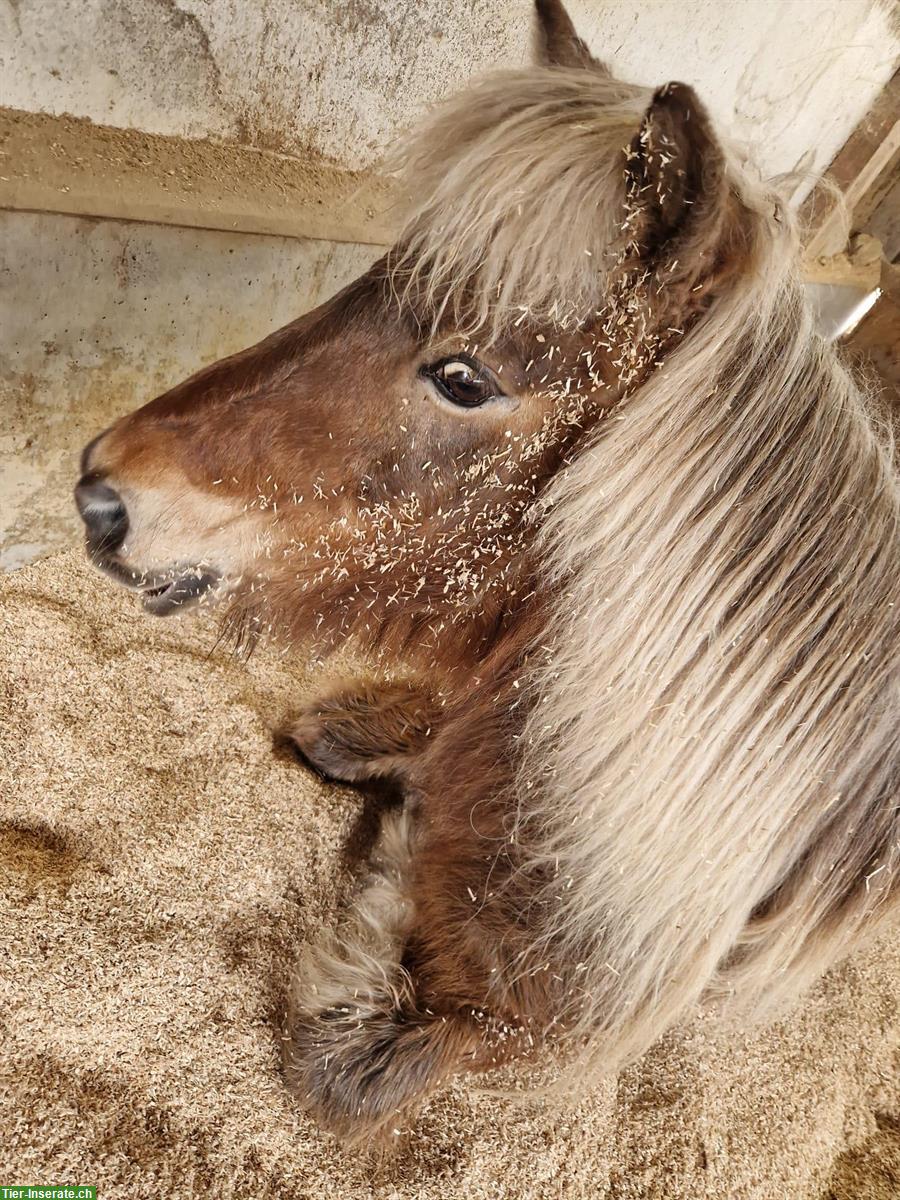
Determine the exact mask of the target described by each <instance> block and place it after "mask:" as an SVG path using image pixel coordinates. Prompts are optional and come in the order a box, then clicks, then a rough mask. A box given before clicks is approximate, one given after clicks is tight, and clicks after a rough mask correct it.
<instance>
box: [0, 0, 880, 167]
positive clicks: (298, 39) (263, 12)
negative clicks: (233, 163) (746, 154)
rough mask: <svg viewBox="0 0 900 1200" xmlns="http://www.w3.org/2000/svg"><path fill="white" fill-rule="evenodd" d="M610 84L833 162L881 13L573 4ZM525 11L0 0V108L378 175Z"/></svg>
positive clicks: (732, 3) (785, 0)
mask: <svg viewBox="0 0 900 1200" xmlns="http://www.w3.org/2000/svg"><path fill="white" fill-rule="evenodd" d="M569 8H570V11H571V13H572V16H573V18H574V19H575V22H576V25H577V26H578V28H579V29H580V31H581V32H582V33H583V34H584V35H585V37H586V39H587V41H588V42H589V44H590V45H591V47H592V48H593V49H594V50H595V52H596V53H597V54H598V55H600V56H601V57H603V58H604V59H606V60H607V61H608V62H610V63H611V64H613V65H614V67H615V69H616V71H617V72H618V73H619V74H621V75H622V76H623V77H625V78H628V79H633V80H636V81H639V82H643V83H648V84H655V83H664V82H666V81H667V80H669V79H673V78H675V79H683V80H685V81H686V82H688V83H692V84H695V85H696V86H697V87H698V88H699V90H700V92H701V94H702V95H703V96H704V97H705V99H706V100H707V101H708V102H709V103H710V104H711V105H712V107H713V108H714V110H715V111H716V113H717V115H718V116H719V117H720V118H721V119H723V120H725V121H727V122H728V123H730V124H733V126H734V128H735V132H736V133H737V134H739V135H740V136H741V137H746V138H749V139H751V140H752V141H754V142H755V143H756V144H757V145H758V147H759V149H760V152H761V155H762V159H763V162H764V163H765V165H766V166H767V167H768V168H769V169H770V170H772V171H773V172H774V171H783V170H789V169H792V168H794V167H795V166H797V165H798V164H799V163H805V162H806V161H807V151H808V150H810V149H811V150H812V152H813V161H812V163H811V165H813V166H818V167H823V166H825V165H827V164H828V163H829V162H830V161H831V158H832V157H833V155H834V153H835V152H836V150H837V149H838V148H839V147H840V146H841V145H842V144H843V142H844V140H845V139H846V137H847V135H848V133H849V131H850V130H851V129H852V128H853V126H854V125H855V124H856V123H857V121H858V120H859V119H860V118H861V117H862V115H863V114H864V113H865V111H866V109H867V108H868V106H869V105H870V103H871V101H872V98H873V97H874V96H875V94H876V93H877V92H878V90H879V88H880V87H881V86H882V85H883V84H884V82H885V81H886V80H887V79H888V78H890V75H891V73H892V71H893V66H894V63H895V60H896V55H897V52H898V47H900V40H898V36H897V34H898V30H897V18H896V10H895V9H894V6H893V4H892V3H891V0H571V3H570V5H569ZM530 36H531V5H530V0H416V2H415V3H410V0H252V2H249V3H248V2H247V0H179V2H178V3H176V2H175V0H0V104H5V105H9V106H11V107H14V108H23V109H28V110H31V111H42V112H53V113H62V112H69V113H73V114H74V115H76V116H85V117H90V118H91V119H92V120H94V121H97V122H101V123H104V124H109V125H116V126H120V127H124V128H135V129H141V130H146V131H149V132H153V133H169V134H178V135H183V136H184V137H189V138H196V137H205V136H211V137H216V138H222V139H226V140H236V141H239V142H244V143H248V144H252V145H256V146H263V147H267V148H269V149H274V150H278V151H281V152H284V153H289V154H305V153H310V152H313V153H316V154H320V155H324V156H326V157H328V158H331V159H333V160H336V161H338V162H340V163H342V164H344V165H345V166H349V167H359V166H365V165H371V164H372V163H374V162H375V161H377V159H378V157H379V156H380V154H381V153H382V151H383V149H384V147H385V145H386V144H387V143H388V142H389V141H390V140H391V139H392V138H393V137H394V136H395V135H396V134H397V132H398V131H400V130H402V129H403V128H404V127H405V126H407V125H408V124H409V123H410V121H411V120H413V119H414V118H415V116H416V114H417V113H418V112H419V111H421V109H422V107H423V106H425V105H426V104H428V103H429V102H430V101H433V100H434V99H436V98H437V97H439V96H441V95H444V94H446V93H448V92H450V91H452V90H454V89H455V88H457V87H459V86H460V85H462V84H464V83H465V81H466V80H467V79H468V78H469V77H470V76H471V75H472V74H473V73H476V72H479V71H483V70H486V69H489V68H491V67H493V66H508V65H515V64H519V63H522V62H524V61H526V60H527V58H528V54H529V45H530Z"/></svg>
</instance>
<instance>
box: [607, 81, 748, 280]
mask: <svg viewBox="0 0 900 1200" xmlns="http://www.w3.org/2000/svg"><path fill="white" fill-rule="evenodd" d="M626 159H627V161H626V168H625V169H626V184H627V195H628V204H629V219H630V222H631V227H632V231H633V234H634V241H635V243H636V248H637V251H638V254H639V256H640V257H641V258H643V259H647V260H660V259H666V258H670V259H674V257H675V255H677V258H678V260H679V263H680V266H681V271H680V272H679V274H682V273H684V272H686V271H690V272H691V273H694V274H695V275H696V277H698V278H699V277H700V276H701V275H705V274H706V273H707V272H708V271H709V270H710V268H711V267H712V266H713V260H714V259H715V257H716V256H717V254H718V253H719V250H720V247H721V244H722V241H723V239H724V238H725V237H726V226H728V225H730V224H731V222H730V221H729V217H730V216H731V215H733V207H734V206H733V203H732V200H731V197H730V192H729V186H728V177H727V171H726V161H725V153H724V151H723V149H722V147H721V145H720V144H719V140H718V138H717V137H716V134H715V131H714V130H713V127H712V122H711V121H710V119H709V115H708V114H707V112H706V109H705V108H704V107H703V105H702V104H701V103H700V101H699V100H698V98H697V96H696V93H695V92H694V90H693V88H691V87H688V85H687V84H686V83H667V84H666V86H665V87H662V88H660V89H659V90H658V91H657V92H655V93H654V96H653V99H652V101H651V103H650V107H649V108H648V109H647V111H646V113H645V114H644V119H643V121H642V122H641V127H640V129H639V131H638V133H637V134H636V135H635V137H634V138H633V140H632V142H631V145H630V146H629V147H628V149H627V151H626Z"/></svg>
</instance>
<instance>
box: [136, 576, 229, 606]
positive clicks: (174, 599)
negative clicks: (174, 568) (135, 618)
mask: <svg viewBox="0 0 900 1200" xmlns="http://www.w3.org/2000/svg"><path fill="white" fill-rule="evenodd" d="M220 579H221V576H220V575H219V574H218V572H216V571H212V570H210V569H209V568H200V567H192V568H191V569H189V570H186V571H182V572H179V573H178V574H177V575H174V576H173V577H172V578H171V579H168V580H166V581H165V582H164V583H159V584H153V585H151V586H147V585H141V586H139V587H138V591H139V592H140V594H141V604H142V606H143V609H144V612H146V613H150V614H151V615H152V616H154V617H168V616H171V615H172V613H176V612H183V611H184V609H186V608H190V607H191V606H192V605H194V604H196V603H197V602H198V601H199V600H200V599H201V598H202V597H203V596H205V595H206V594H207V593H209V592H211V591H212V589H213V588H214V587H215V586H216V584H217V583H218V582H219V580H220Z"/></svg>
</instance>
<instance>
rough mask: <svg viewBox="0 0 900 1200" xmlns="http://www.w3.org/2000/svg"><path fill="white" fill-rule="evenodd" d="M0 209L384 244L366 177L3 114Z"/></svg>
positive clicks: (63, 120)
mask: <svg viewBox="0 0 900 1200" xmlns="http://www.w3.org/2000/svg"><path fill="white" fill-rule="evenodd" d="M0 208H7V209H24V210H28V211H32V212H54V213H68V214H73V215H77V216H90V217H109V218H114V219H121V220H128V221H150V222H153V223H156V224H163V225H182V226H188V227H192V228H199V229H223V230H229V231H239V232H242V233H260V234H276V235H281V236H285V237H302V238H325V239H328V240H332V241H339V242H360V243H363V244H372V245H378V246H381V245H389V244H390V243H391V242H392V240H393V235H394V229H393V222H394V220H395V218H396V202H395V194H394V191H393V189H392V185H391V184H390V182H389V181H387V180H385V179H384V178H382V177H379V176H378V175H377V173H375V172H373V171H348V170H345V169H343V168H341V167H340V166H338V165H336V164H334V163H332V162H328V161H326V160H323V159H316V158H313V157H309V158H303V159H301V158H293V157H289V156H287V155H282V154H275V153H273V152H271V151H265V150H256V149H253V148H252V147H247V146H241V145H236V144H234V143H227V144H225V143H215V142H210V141H205V140H203V141H200V140H197V141H193V140H188V139H185V138H178V137H167V136H163V135H160V134H149V133H142V132H140V131H137V130H131V129H117V128H114V127H112V126H106V125H95V124H94V123H93V122H91V121H88V120H84V119H82V118H77V117H71V116H68V115H63V116H53V115H49V114H46V113H29V112H23V111H21V110H18V109H10V108H0Z"/></svg>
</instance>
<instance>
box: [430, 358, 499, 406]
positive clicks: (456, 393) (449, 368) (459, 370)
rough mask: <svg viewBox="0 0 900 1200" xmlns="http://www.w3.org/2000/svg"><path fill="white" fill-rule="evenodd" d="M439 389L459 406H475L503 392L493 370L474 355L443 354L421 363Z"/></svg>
mask: <svg viewBox="0 0 900 1200" xmlns="http://www.w3.org/2000/svg"><path fill="white" fill-rule="evenodd" d="M420 373H421V374H422V375H424V376H425V377H426V378H428V379H430V380H431V381H432V382H433V383H434V385H435V387H436V388H437V389H438V391H439V392H440V393H441V394H442V395H443V396H444V397H446V399H447V400H449V401H450V402H451V403H452V404H458V405H459V407H460V408H478V406H479V405H480V404H484V403H485V402H486V401H488V400H493V399H495V398H496V397H497V396H502V395H503V392H502V390H501V388H500V385H499V384H498V382H497V380H496V379H495V378H494V376H493V374H492V373H491V372H490V371H489V370H488V369H487V367H485V366H483V365H482V364H481V363H479V362H476V361H475V359H474V358H468V357H465V356H456V357H454V358H442V359H440V361H439V362H436V363H431V364H430V365H429V366H427V367H423V368H422V370H421V372H420Z"/></svg>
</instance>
